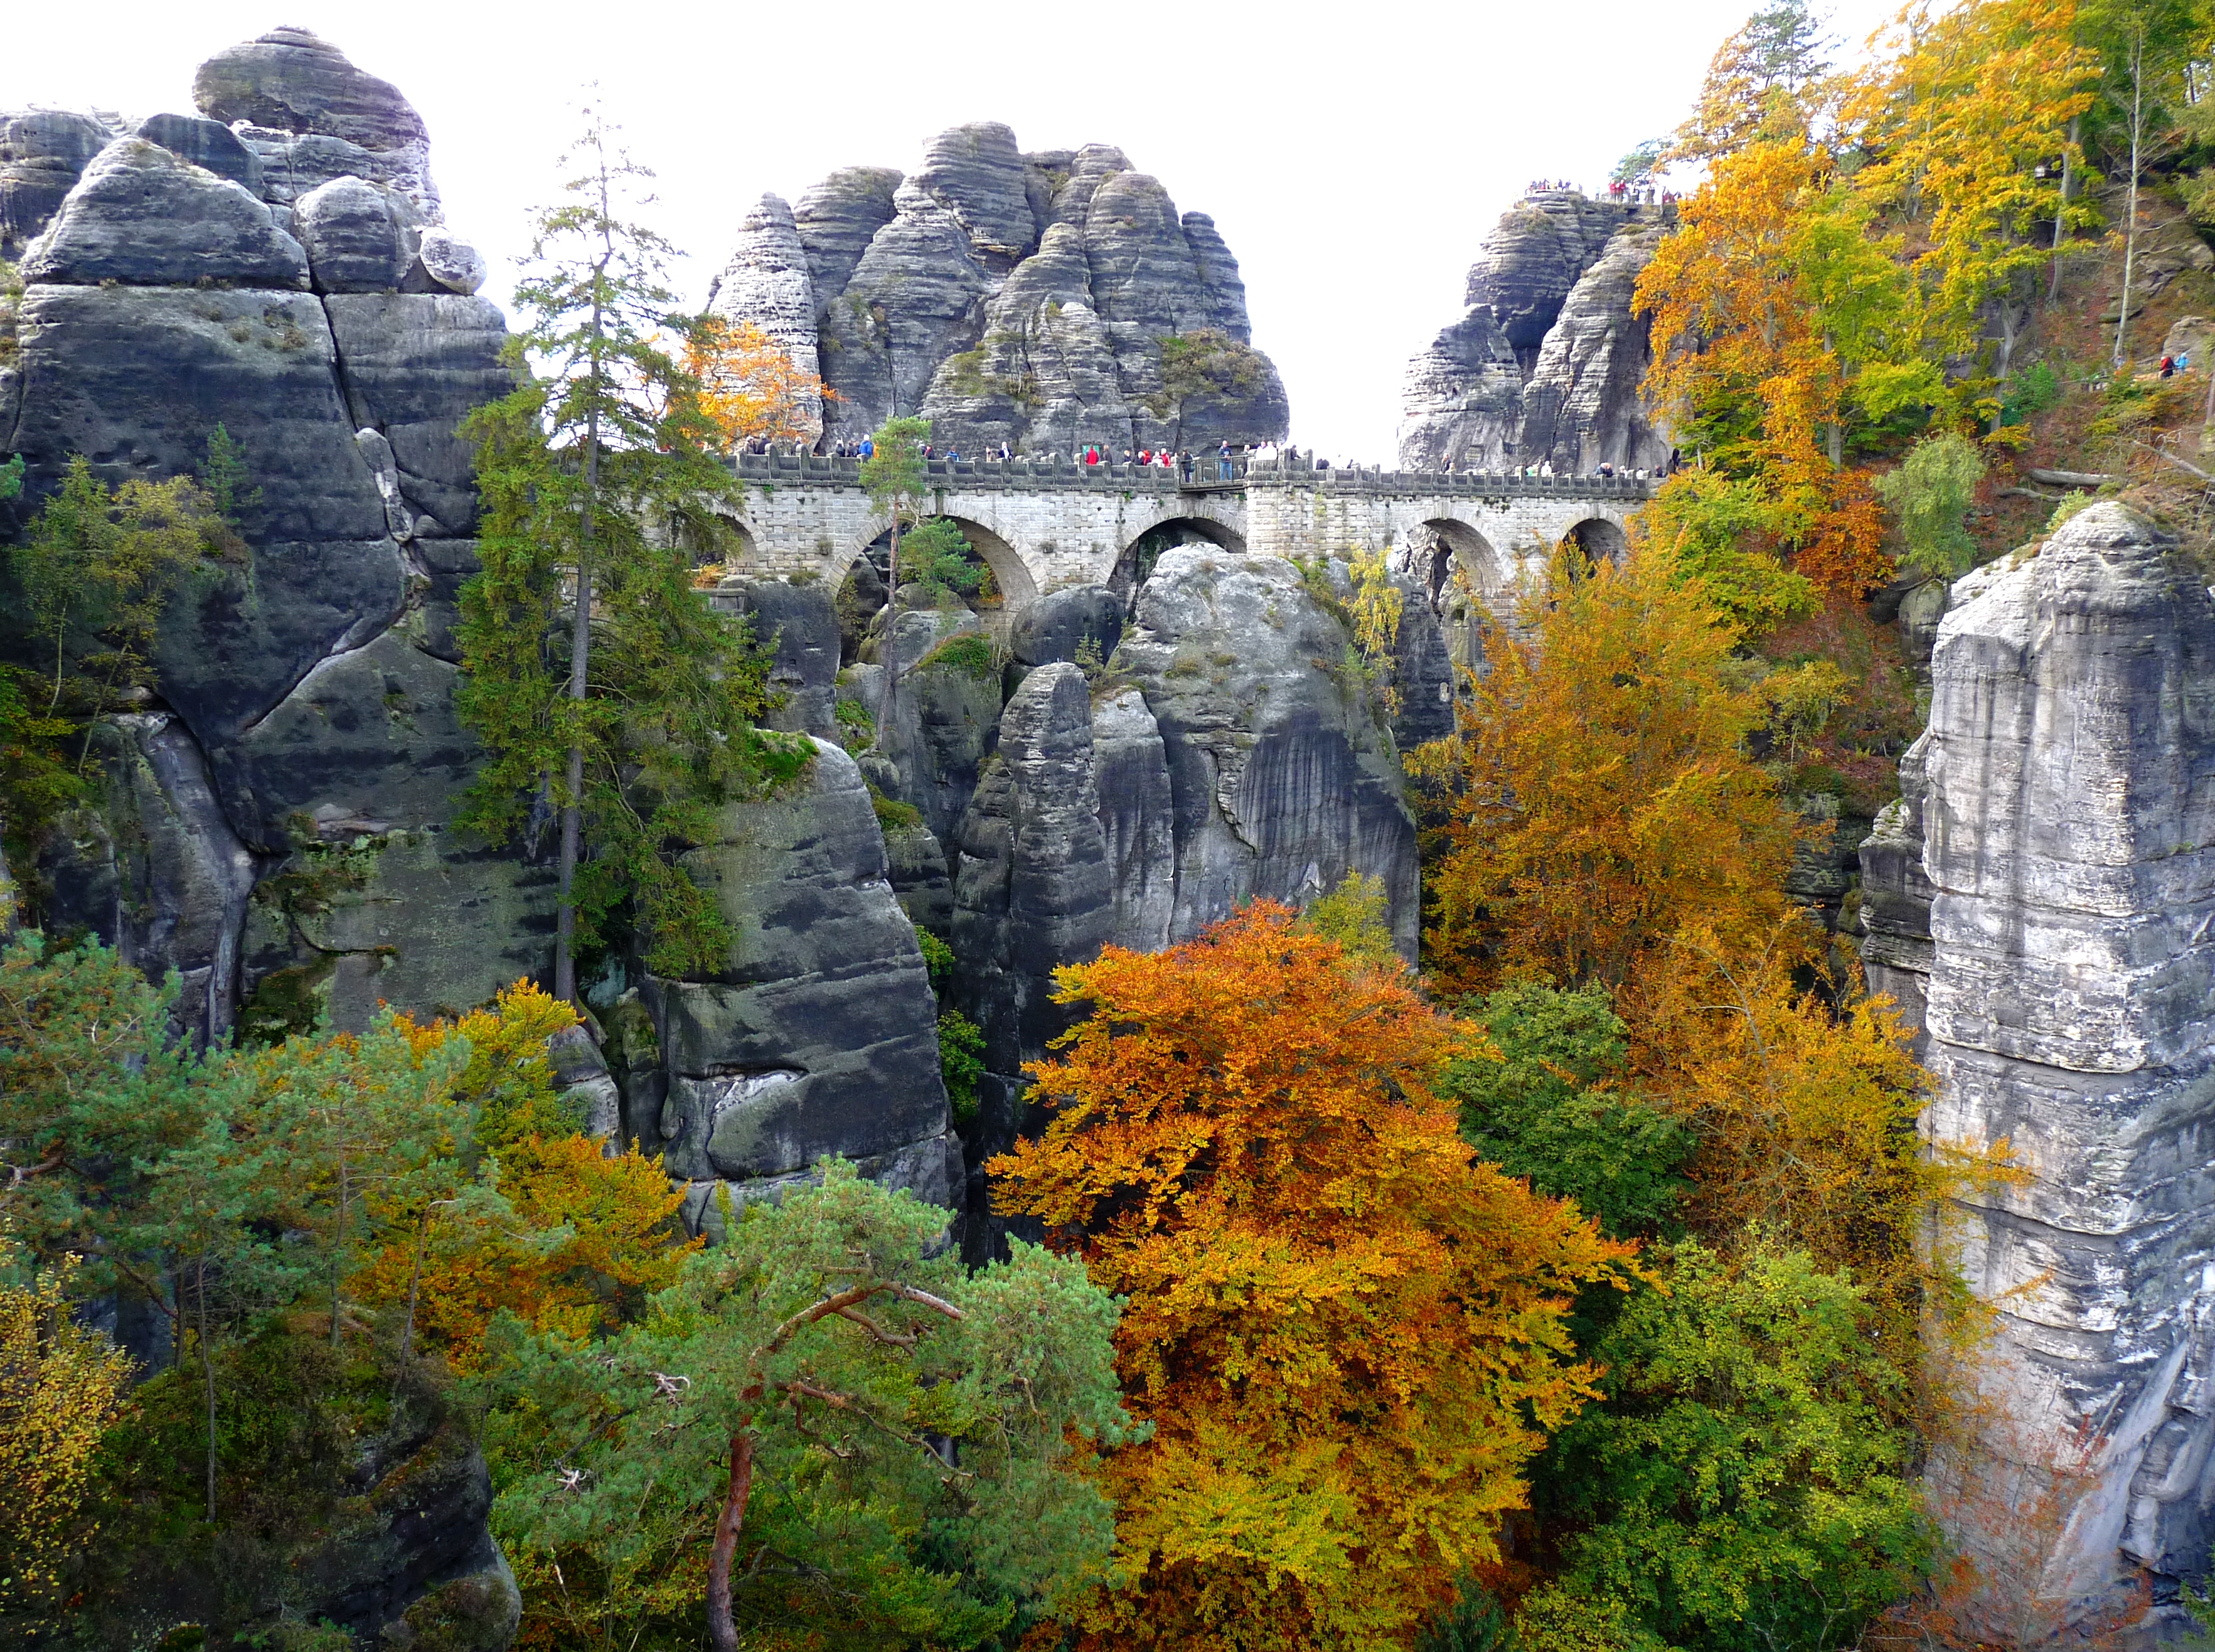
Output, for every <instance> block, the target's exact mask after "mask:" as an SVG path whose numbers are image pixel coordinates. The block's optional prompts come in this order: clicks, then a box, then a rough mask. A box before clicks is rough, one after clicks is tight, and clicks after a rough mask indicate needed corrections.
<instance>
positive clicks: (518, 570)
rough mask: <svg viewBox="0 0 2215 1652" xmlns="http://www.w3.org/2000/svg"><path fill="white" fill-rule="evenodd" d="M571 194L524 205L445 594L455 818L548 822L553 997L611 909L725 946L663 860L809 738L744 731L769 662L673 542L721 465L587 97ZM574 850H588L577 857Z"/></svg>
mask: <svg viewBox="0 0 2215 1652" xmlns="http://www.w3.org/2000/svg"><path fill="white" fill-rule="evenodd" d="M572 157H573V158H574V160H575V161H576V162H577V163H578V170H577V171H576V173H575V175H574V176H572V177H571V178H570V179H569V180H568V182H567V183H566V184H565V185H564V189H565V192H566V193H568V196H569V197H570V199H569V200H568V202H567V203H566V204H564V205H561V206H555V207H551V208H549V209H548V210H547V211H546V212H543V214H542V215H541V216H540V218H539V219H538V222H537V226H536V234H535V237H534V240H533V243H532V258H533V261H534V263H533V267H532V269H531V273H530V274H529V276H528V278H527V279H525V281H524V283H523V284H522V286H519V287H518V289H517V292H516V303H517V305H518V309H519V310H520V311H521V312H522V314H523V316H524V318H525V326H524V327H523V328H522V329H521V330H520V331H519V332H518V334H517V335H515V337H514V339H513V341H512V345H511V359H512V360H513V361H514V362H515V363H516V364H517V365H518V366H521V365H526V364H528V365H532V366H533V367H535V369H536V371H537V377H534V378H531V380H530V382H529V383H527V384H525V385H524V386H523V387H522V388H520V389H519V390H517V391H516V392H515V393H514V394H513V395H512V396H508V397H506V398H505V399H504V400H502V401H500V402H494V403H493V404H492V405H491V406H489V407H488V408H482V409H480V410H479V411H478V412H477V413H476V415H473V416H472V419H471V421H470V424H469V426H468V427H467V428H468V430H469V433H470V434H472V435H473V436H474V438H475V439H476V447H477V481H478V486H479V489H480V491H481V492H482V495H483V501H484V519H483V524H482V529H481V531H480V536H479V542H478V560H479V562H480V563H481V565H482V571H481V572H480V573H479V574H476V576H475V577H473V578H472V579H471V580H469V583H468V585H467V586H464V587H463V593H462V611H461V623H460V624H459V626H458V628H457V636H458V637H459V639H460V642H461V650H462V671H463V680H462V684H461V687H460V689H459V691H458V692H457V699H456V703H457V707H458V709H460V711H461V714H462V715H463V720H464V721H465V722H467V723H468V724H469V727H470V728H471V729H472V730H473V731H474V732H475V733H476V736H477V738H478V739H479V740H481V741H482V744H483V746H484V747H485V749H486V753H487V760H486V762H485V764H484V765H483V766H482V769H481V770H480V771H479V774H478V777H477V779H476V782H475V783H474V784H473V786H472V787H471V789H470V791H469V800H468V804H467V807H466V808H465V809H464V810H463V815H462V821H463V825H464V826H469V827H470V828H472V829H473V830H475V831H476V832H479V833H481V834H482V835H483V836H485V837H486V838H488V839H490V840H493V841H495V842H503V841H506V840H508V839H511V838H515V837H516V836H518V835H519V834H522V833H524V832H528V831H531V830H532V829H533V828H532V826H531V822H532V820H533V819H534V815H535V814H536V813H537V811H539V810H541V809H542V808H545V807H546V806H548V805H549V804H550V805H551V806H552V808H553V809H554V811H555V814H557V815H558V817H559V820H560V843H559V849H558V855H557V866H558V870H559V881H560V891H559V909H558V918H557V929H556V933H555V969H554V973H555V980H554V988H555V996H557V997H560V998H574V996H575V993H576V953H577V949H578V948H579V946H580V945H590V944H593V943H603V942H604V941H605V940H606V939H607V938H608V931H609V926H610V925H611V924H612V923H616V922H618V921H625V922H628V924H629V926H630V928H631V930H633V932H634V933H635V935H636V936H637V937H638V939H639V941H640V943H641V951H642V952H643V954H644V955H645V956H646V958H647V961H648V963H649V967H653V968H654V969H657V970H660V971H661V972H663V973H684V971H685V970H687V969H694V968H699V967H705V965H706V964H707V963H708V962H709V961H712V960H714V959H715V958H717V957H720V956H721V954H722V952H723V950H724V949H725V947H726V944H727V939H728V937H727V934H726V933H725V930H724V928H723V924H722V919H721V914H720V913H719V912H718V911H717V910H716V908H715V903H714V902H713V900H710V899H709V896H708V895H707V894H705V893H704V892H703V891H702V890H701V889H700V888H699V887H697V886H696V885H695V884H694V883H693V882H692V881H691V880H690V878H689V877H688V876H687V875H685V874H684V871H683V870H681V869H679V867H678V864H677V862H676V856H677V854H678V852H681V850H682V848H683V847H684V846H686V845H687V844H690V843H695V842H697V841H699V840H700V839H701V838H702V837H703V834H704V833H705V832H707V830H708V829H709V827H708V822H709V818H710V817H711V816H712V814H713V812H714V810H715V808H718V807H721V805H723V804H725V803H727V802H730V801H736V800H738V799H739V798H742V797H745V796H746V795H751V793H752V790H753V789H754V788H755V787H756V786H757V785H758V783H760V781H761V780H762V779H763V778H764V777H765V776H766V777H772V778H774V777H786V776H788V775H789V774H791V773H792V772H794V771H796V770H797V768H798V767H799V766H800V765H801V764H803V763H804V762H805V761H806V757H807V754H806V753H805V752H800V751H799V750H798V749H797V748H796V747H791V746H788V745H786V744H784V743H781V742H778V741H776V740H774V739H773V738H765V737H764V736H763V735H762V734H760V733H759V732H758V730H757V729H756V728H755V727H754V722H755V719H756V717H757V716H758V715H759V714H760V713H761V712H762V711H763V710H764V709H766V707H767V704H768V702H769V691H768V688H767V666H766V663H765V661H764V659H763V658H762V656H761V654H760V652H759V651H758V649H757V648H754V646H753V645H752V640H751V638H750V636H749V635H748V633H747V629H746V627H745V622H744V621H743V620H742V619H740V618H738V617H733V616H729V615H725V614H722V613H720V612H717V611H715V610H712V609H710V608H709V606H708V605H707V604H706V603H705V602H704V601H703V600H702V599H701V598H700V597H699V596H698V595H697V594H696V593H695V592H694V591H693V589H692V587H691V578H690V575H691V560H690V551H689V550H688V549H687V547H688V545H689V544H692V543H694V542H696V541H697V540H700V539H703V538H707V539H712V538H713V537H715V535H716V534H718V533H719V532H721V531H722V530H721V528H720V527H719V525H718V524H717V521H716V519H715V514H714V512H713V510H712V508H710V506H711V501H715V500H716V499H718V498H723V497H727V495H728V494H730V492H731V490H732V489H733V488H734V487H735V486H736V482H735V479H734V478H733V476H731V474H730V472H729V471H728V470H727V469H726V467H725V466H724V465H723V464H721V462H720V461H719V460H718V458H717V457H716V451H715V450H716V447H717V445H718V444H719V442H720V440H721V437H720V433H718V431H717V429H716V427H715V424H714V422H713V421H711V420H710V419H709V417H708V415H706V413H705V412H704V411H703V408H702V407H701V403H700V397H699V386H698V384H697V382H696V380H695V379H694V378H692V377H691V375H690V374H689V373H688V372H686V371H685V370H684V366H683V365H681V363H680V362H679V360H678V359H677V358H676V357H675V356H673V355H672V349H673V348H675V347H676V343H675V340H674V338H673V337H672V329H674V328H675V327H676V325H677V323H676V322H674V321H673V320H672V316H671V314H670V306H671V304H673V303H674V297H673V294H672V292H670V291H669V289H668V288H667V286H666V273H665V265H666V260H667V259H668V257H669V256H671V255H672V249H670V248H669V246H668V244H667V243H666V242H664V241H663V240H662V239H661V237H660V236H658V235H656V234H655V233H654V232H653V230H650V229H647V228H646V227H644V226H643V225H641V224H636V223H634V222H632V221H630V220H629V219H628V218H625V217H624V216H623V211H624V204H623V199H622V196H623V192H624V190H625V189H626V187H629V186H630V185H632V184H634V183H635V182H636V181H638V180H641V179H642V178H644V177H647V176H649V175H650V174H648V173H647V172H646V170H645V169H643V168H641V167H638V166H636V165H635V164H634V163H631V162H630V161H629V159H628V158H627V157H624V156H623V154H622V153H621V152H620V151H619V150H618V149H617V147H616V134H615V132H614V130H613V129H612V128H611V126H609V125H608V124H607V122H606V121H605V120H604V118H603V116H602V115H601V114H600V113H599V112H598V111H597V110H588V111H587V112H586V126H585V131H584V133H583V135H582V137H581V138H580V139H579V140H578V143H577V144H576V146H575V148H574V150H572ZM587 851H589V853H588V852H587Z"/></svg>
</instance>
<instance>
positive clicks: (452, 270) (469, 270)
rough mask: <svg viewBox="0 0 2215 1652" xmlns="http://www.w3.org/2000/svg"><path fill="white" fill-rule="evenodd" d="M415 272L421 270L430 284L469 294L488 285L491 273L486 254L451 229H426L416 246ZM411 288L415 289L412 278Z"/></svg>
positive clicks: (411, 289)
mask: <svg viewBox="0 0 2215 1652" xmlns="http://www.w3.org/2000/svg"><path fill="white" fill-rule="evenodd" d="M415 259H416V263H415V271H413V272H410V273H411V275H412V274H414V273H417V272H420V274H421V276H422V277H423V278H424V279H425V282H426V286H428V287H435V288H439V289H441V290H443V291H445V292H455V293H459V294H462V295H463V297H467V296H469V294H472V293H474V292H476V290H477V289H478V288H479V287H482V286H483V285H484V284H485V278H486V277H487V276H488V275H489V274H491V273H492V272H491V270H490V269H489V268H488V267H487V266H486V264H485V261H484V255H483V254H482V253H481V252H479V251H478V250H477V249H476V248H475V247H472V246H471V245H470V244H469V243H468V242H466V241H464V240H463V239H462V238H461V237H460V236H457V235H456V234H454V232H453V231H452V230H441V229H437V228H433V229H428V230H424V231H423V241H422V244H421V245H420V246H419V247H418V248H417V249H415ZM408 285H409V290H410V291H414V290H415V284H414V282H413V281H411V282H410V283H409V284H408Z"/></svg>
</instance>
